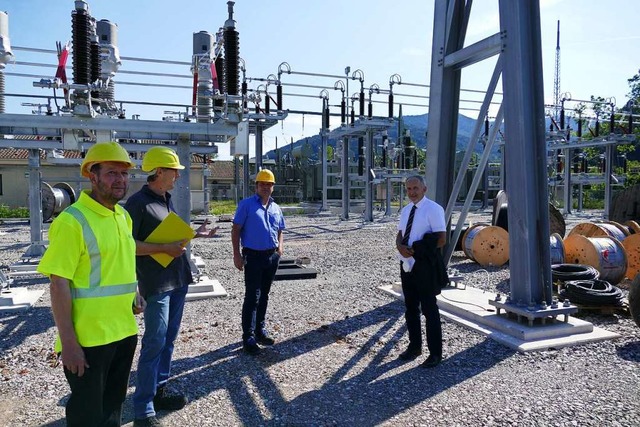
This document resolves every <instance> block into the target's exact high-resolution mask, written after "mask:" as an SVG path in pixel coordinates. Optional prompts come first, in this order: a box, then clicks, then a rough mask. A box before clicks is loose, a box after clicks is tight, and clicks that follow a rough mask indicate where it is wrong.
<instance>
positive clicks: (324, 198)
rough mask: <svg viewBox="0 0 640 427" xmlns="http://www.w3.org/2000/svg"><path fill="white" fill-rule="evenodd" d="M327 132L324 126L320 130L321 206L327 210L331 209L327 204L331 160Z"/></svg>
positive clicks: (322, 209) (323, 209)
mask: <svg viewBox="0 0 640 427" xmlns="http://www.w3.org/2000/svg"><path fill="white" fill-rule="evenodd" d="M327 132H328V129H326V128H324V127H323V128H322V129H321V130H320V137H321V138H322V146H321V149H322V152H321V153H320V158H321V159H322V206H320V210H321V211H326V210H327V209H329V206H328V204H327V185H328V183H327V178H328V176H327V174H328V173H329V168H328V163H327V162H328V161H329V159H328V158H327V142H328V141H327V140H328V137H327Z"/></svg>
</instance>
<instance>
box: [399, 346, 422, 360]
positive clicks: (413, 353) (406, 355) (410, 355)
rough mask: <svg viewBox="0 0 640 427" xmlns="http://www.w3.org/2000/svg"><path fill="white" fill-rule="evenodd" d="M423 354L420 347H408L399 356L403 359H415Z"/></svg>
mask: <svg viewBox="0 0 640 427" xmlns="http://www.w3.org/2000/svg"><path fill="white" fill-rule="evenodd" d="M421 354H422V350H420V349H419V348H418V349H413V348H408V349H406V350H405V351H403V352H402V353H400V356H398V358H399V359H401V360H414V359H415V358H416V357H418V356H420V355H421Z"/></svg>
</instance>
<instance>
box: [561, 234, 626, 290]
mask: <svg viewBox="0 0 640 427" xmlns="http://www.w3.org/2000/svg"><path fill="white" fill-rule="evenodd" d="M564 249H565V262H566V263H570V264H586V265H590V266H592V267H594V268H595V269H596V270H598V272H599V273H600V279H601V280H606V281H607V282H609V283H611V284H612V285H615V284H617V283H619V282H620V281H621V280H622V279H623V278H624V276H625V273H626V271H627V256H626V252H625V248H624V247H623V246H622V243H620V242H619V241H618V240H616V239H614V238H612V237H609V236H603V237H585V236H583V235H581V234H577V233H570V234H569V236H568V237H567V238H566V239H564Z"/></svg>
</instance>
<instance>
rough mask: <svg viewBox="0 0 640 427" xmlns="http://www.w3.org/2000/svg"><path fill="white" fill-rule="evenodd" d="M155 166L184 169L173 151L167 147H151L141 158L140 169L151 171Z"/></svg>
mask: <svg viewBox="0 0 640 427" xmlns="http://www.w3.org/2000/svg"><path fill="white" fill-rule="evenodd" d="M157 168H167V169H184V166H182V165H181V164H180V159H178V155H177V154H176V152H175V151H173V150H172V149H171V148H169V147H153V148H152V149H150V150H149V151H147V152H146V153H145V155H144V157H143V158H142V170H143V171H145V172H151V171H152V170H154V169H157Z"/></svg>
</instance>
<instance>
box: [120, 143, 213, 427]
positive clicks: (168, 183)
mask: <svg viewBox="0 0 640 427" xmlns="http://www.w3.org/2000/svg"><path fill="white" fill-rule="evenodd" d="M182 169H184V166H182V165H181V164H180V160H179V159H178V155H177V154H176V152H175V151H174V150H172V149H171V148H168V147H161V146H156V147H153V148H151V149H150V150H149V151H148V152H147V153H146V154H145V156H144V158H143V159H142V170H143V171H144V172H148V173H149V176H148V177H147V184H146V185H144V186H143V187H142V189H140V191H138V192H137V193H135V194H134V195H132V196H131V197H130V198H129V199H128V200H127V203H126V204H125V209H126V210H127V211H128V212H129V214H130V215H131V218H132V220H133V238H134V239H135V241H136V255H137V256H136V270H137V274H138V286H139V291H140V293H141V294H142V295H143V296H144V298H145V300H146V301H147V308H146V309H145V312H144V324H145V329H144V335H143V337H142V349H141V351H140V359H139V361H138V373H137V380H136V390H135V392H134V394H133V409H134V416H135V419H134V423H133V425H134V426H135V427H139V426H159V425H161V424H160V421H158V419H157V418H156V411H157V410H178V409H181V408H183V407H184V406H185V405H186V403H187V399H186V397H185V396H184V395H183V394H177V393H176V394H169V393H168V392H167V390H166V384H167V381H168V380H169V374H170V370H171V356H172V354H173V347H174V342H175V339H176V337H177V336H178V331H179V329H180V322H181V321H182V312H183V309H184V302H185V297H186V294H187V290H188V286H189V283H192V282H193V277H192V275H191V268H190V266H189V259H188V258H187V254H186V250H185V246H186V244H187V243H188V241H189V240H190V239H191V238H193V237H211V236H213V235H214V234H215V232H216V230H215V229H213V230H207V229H206V222H205V224H203V225H202V226H201V227H200V228H199V229H198V230H196V231H193V230H191V229H190V227H188V224H185V223H184V222H183V221H181V220H180V219H179V217H177V215H176V214H175V209H174V207H173V202H172V201H171V194H170V193H169V190H172V189H173V187H174V185H175V182H176V180H177V179H178V178H180V172H179V171H180V170H182ZM171 221H173V222H174V223H175V222H176V221H178V222H180V223H182V224H181V225H182V232H179V231H177V228H176V227H175V225H174V226H170V227H169V228H171V229H172V230H175V234H173V236H175V237H176V240H174V241H171V236H172V234H171V233H168V238H167V239H166V240H165V242H164V243H163V240H162V237H163V234H164V235H165V236H166V235H167V233H166V232H165V233H163V232H162V230H163V228H167V224H169V223H171ZM185 227H186V228H187V229H186V232H184V229H185ZM154 236H156V237H157V236H160V239H155V240H154V239H153V237H154ZM163 257H164V259H165V261H163Z"/></svg>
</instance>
